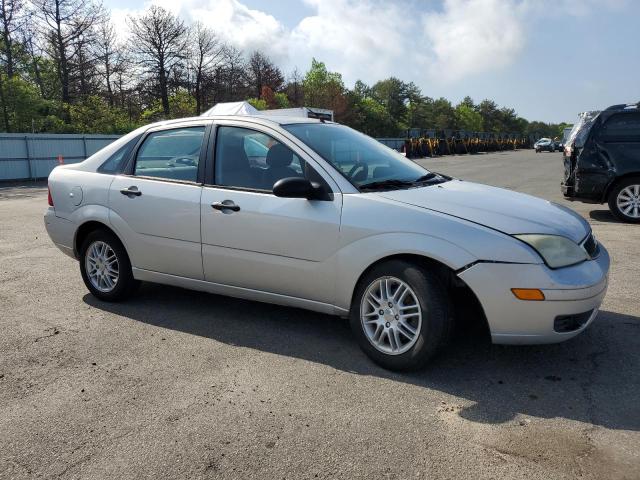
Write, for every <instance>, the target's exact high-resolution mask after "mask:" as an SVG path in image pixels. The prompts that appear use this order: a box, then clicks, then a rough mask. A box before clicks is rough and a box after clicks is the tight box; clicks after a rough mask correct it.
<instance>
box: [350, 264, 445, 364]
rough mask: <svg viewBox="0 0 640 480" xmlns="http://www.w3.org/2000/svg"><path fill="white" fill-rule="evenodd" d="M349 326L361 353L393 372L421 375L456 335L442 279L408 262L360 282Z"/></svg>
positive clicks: (373, 273) (380, 269) (389, 266)
mask: <svg viewBox="0 0 640 480" xmlns="http://www.w3.org/2000/svg"><path fill="white" fill-rule="evenodd" d="M350 323H351V328H352V330H353V333H354V335H355V336H356V339H357V340H358V343H359V345H360V347H361V348H362V350H363V351H364V352H365V353H366V354H367V355H368V356H369V357H370V358H371V359H372V360H373V361H374V362H376V363H377V364H378V365H380V366H382V367H384V368H387V369H389V370H397V371H407V370H418V369H420V368H422V367H424V366H425V365H426V363H427V362H428V361H429V360H430V359H431V358H432V357H433V356H434V355H435V354H437V353H438V352H439V351H440V350H441V349H442V348H443V346H444V345H446V343H447V342H448V340H449V338H450V336H451V332H452V330H453V321H452V319H451V318H450V308H449V297H448V294H447V290H446V288H445V287H444V285H443V283H442V281H441V280H440V278H439V277H438V275H437V274H435V273H434V272H432V271H430V270H429V269H426V268H423V267H419V266H417V265H414V264H412V263H409V262H406V261H403V260H391V261H388V262H384V263H381V264H380V265H376V266H375V267H373V268H372V269H371V270H370V271H369V272H367V273H366V274H365V276H364V277H363V278H362V279H361V280H360V282H359V283H358V285H357V286H356V291H355V294H354V297H353V303H352V305H351V313H350Z"/></svg>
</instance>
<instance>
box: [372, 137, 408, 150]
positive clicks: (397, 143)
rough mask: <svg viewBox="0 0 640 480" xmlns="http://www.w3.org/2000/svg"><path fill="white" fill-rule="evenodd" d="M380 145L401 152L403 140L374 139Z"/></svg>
mask: <svg viewBox="0 0 640 480" xmlns="http://www.w3.org/2000/svg"><path fill="white" fill-rule="evenodd" d="M376 140H378V141H379V142H380V143H382V144H384V145H386V146H387V147H389V148H393V149H394V150H398V151H401V150H402V147H403V146H404V138H376Z"/></svg>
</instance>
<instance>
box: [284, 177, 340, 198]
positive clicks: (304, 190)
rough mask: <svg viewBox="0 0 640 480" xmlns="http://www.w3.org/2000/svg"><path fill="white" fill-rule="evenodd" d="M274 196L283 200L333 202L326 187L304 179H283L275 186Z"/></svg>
mask: <svg viewBox="0 0 640 480" xmlns="http://www.w3.org/2000/svg"><path fill="white" fill-rule="evenodd" d="M273 194H274V195H275V196H276V197H282V198H306V199H307V200H331V198H330V197H329V194H328V192H327V190H326V189H325V187H324V186H322V185H321V184H319V183H316V182H310V181H309V180H307V179H306V178H302V177H288V178H281V179H280V180H278V181H277V182H276V183H275V184H274V185H273Z"/></svg>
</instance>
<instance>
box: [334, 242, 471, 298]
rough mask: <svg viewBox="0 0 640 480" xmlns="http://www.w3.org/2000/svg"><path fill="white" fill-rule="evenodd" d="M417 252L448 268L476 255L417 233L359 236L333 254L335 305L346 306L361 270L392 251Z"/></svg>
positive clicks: (467, 260)
mask: <svg viewBox="0 0 640 480" xmlns="http://www.w3.org/2000/svg"><path fill="white" fill-rule="evenodd" d="M407 254H410V255H420V256H423V257H425V258H430V259H433V260H437V261H438V262H440V263H443V264H444V265H447V266H448V267H449V268H451V269H452V270H458V269H460V268H462V267H464V266H465V265H469V264H470V263H473V262H475V261H476V260H477V258H476V257H475V256H474V255H473V254H472V253H471V252H469V251H467V250H465V249H464V248H462V247H460V246H458V245H455V244H453V243H451V242H448V241H446V240H443V239H441V238H437V237H432V236H429V235H423V234H417V233H402V232H398V233H385V234H380V235H374V236H369V237H365V238H361V239H359V240H357V241H355V242H352V243H350V244H349V245H347V246H345V247H343V248H342V249H340V252H339V253H338V256H337V272H336V273H337V278H336V280H337V282H336V306H337V307H339V308H343V309H346V310H348V309H349V308H350V307H351V298H352V296H353V291H354V289H355V286H356V284H357V283H358V280H359V279H360V276H361V275H362V273H363V272H364V271H365V270H366V269H367V268H369V267H370V266H371V265H373V264H374V263H376V262H378V261H379V260H382V259H383V258H387V257H391V256H394V255H407Z"/></svg>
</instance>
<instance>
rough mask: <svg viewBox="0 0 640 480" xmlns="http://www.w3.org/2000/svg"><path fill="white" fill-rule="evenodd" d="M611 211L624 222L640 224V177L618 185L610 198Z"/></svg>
mask: <svg viewBox="0 0 640 480" xmlns="http://www.w3.org/2000/svg"><path fill="white" fill-rule="evenodd" d="M608 203H609V209H610V210H611V213H613V214H614V215H615V216H616V217H618V218H619V219H620V220H622V221H623V222H628V223H640V177H631V178H627V179H626V180H623V181H622V182H620V183H618V184H617V185H616V186H615V187H613V189H612V190H611V192H610V193H609V198H608Z"/></svg>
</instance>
